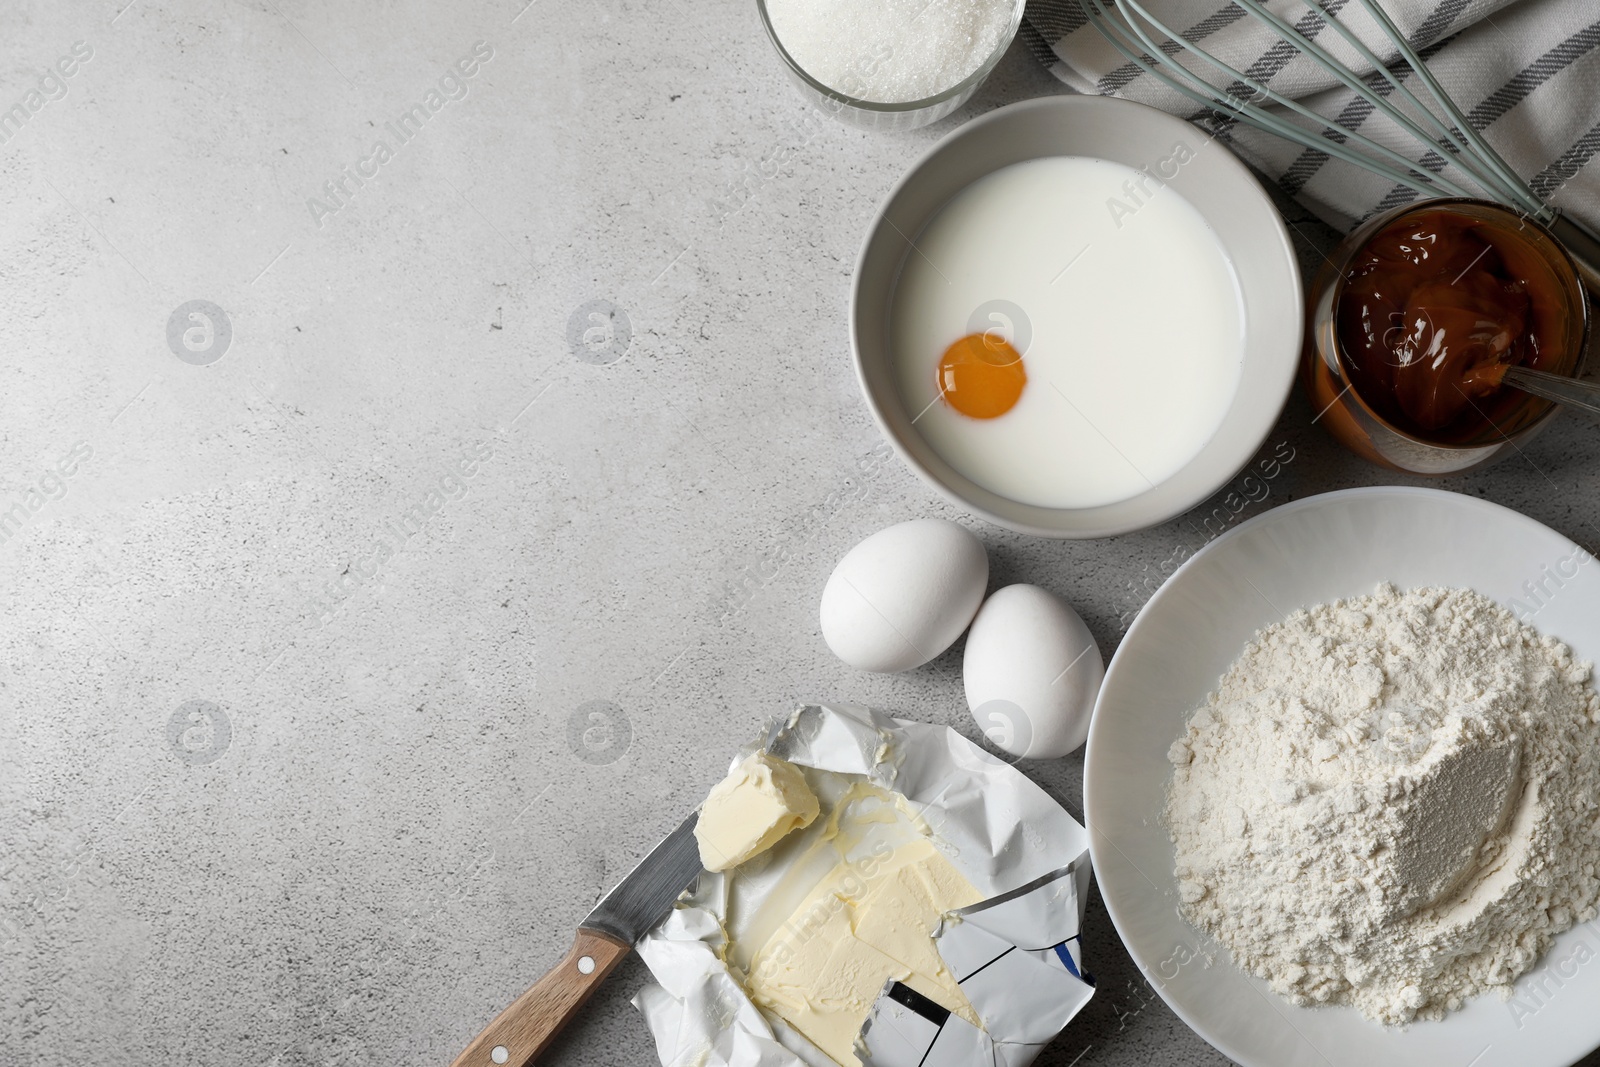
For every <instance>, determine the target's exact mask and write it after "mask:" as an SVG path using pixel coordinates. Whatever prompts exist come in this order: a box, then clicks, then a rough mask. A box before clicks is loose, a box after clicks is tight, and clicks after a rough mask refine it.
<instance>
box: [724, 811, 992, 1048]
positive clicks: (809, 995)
mask: <svg viewBox="0 0 1600 1067" xmlns="http://www.w3.org/2000/svg"><path fill="white" fill-rule="evenodd" d="M982 897H983V894H981V893H979V892H978V890H977V889H975V888H974V887H973V885H972V883H971V882H968V881H967V880H966V879H965V878H964V877H962V875H961V872H960V871H958V870H956V869H955V867H954V866H953V865H952V864H951V863H950V861H949V860H948V859H946V858H945V857H944V855H943V854H942V853H940V852H939V850H938V849H937V848H935V847H934V846H933V842H931V841H929V840H928V839H927V838H918V839H916V840H913V841H908V842H906V843H905V844H903V845H901V846H900V847H898V848H895V849H892V850H891V849H884V850H881V851H878V852H874V853H871V854H869V855H867V856H865V857H863V858H862V859H860V860H858V861H857V862H855V863H843V862H841V863H840V864H839V865H838V866H837V867H835V868H834V869H833V871H832V872H831V873H830V874H829V875H828V877H826V878H824V879H823V880H822V882H821V883H820V884H818V885H817V887H816V889H814V890H813V891H812V893H811V895H810V896H809V897H807V898H806V900H805V901H804V902H803V903H802V904H801V905H800V907H799V908H797V909H796V910H795V913H794V915H793V916H792V917H791V918H790V919H789V921H787V922H785V923H784V924H783V925H782V926H781V927H780V928H779V929H778V930H777V932H775V933H774V934H773V935H772V938H771V939H770V940H769V941H768V942H767V943H766V944H765V945H763V946H762V948H761V949H760V951H759V952H757V953H756V956H755V959H754V961H753V963H752V965H751V968H750V974H749V981H748V983H747V984H748V988H749V991H750V996H751V999H753V1000H754V1001H755V1002H756V1004H758V1005H760V1006H761V1007H763V1008H766V1009H767V1010H769V1011H772V1012H774V1013H775V1014H777V1015H778V1016H779V1017H781V1018H782V1019H783V1020H784V1021H786V1022H787V1023H789V1025H791V1026H793V1027H794V1028H795V1029H796V1030H799V1031H800V1032H801V1033H802V1034H804V1035H805V1036H806V1038H807V1039H808V1040H810V1041H811V1042H812V1044H814V1045H816V1046H817V1047H818V1048H819V1049H821V1050H822V1051H823V1052H826V1053H827V1054H828V1055H829V1056H830V1057H831V1058H832V1059H833V1060H834V1061H835V1062H837V1063H839V1064H840V1065H841V1067H860V1065H861V1061H860V1060H859V1059H858V1058H857V1057H856V1054H855V1051H854V1045H855V1039H856V1034H857V1033H858V1032H859V1031H860V1030H861V1024H862V1023H863V1022H865V1021H866V1018H867V1013H868V1012H869V1011H870V1010H871V1009H872V1006H873V1003H874V1002H875V1001H876V1000H877V999H878V995H879V994H880V993H881V992H882V991H883V987H884V983H885V982H887V981H890V980H894V981H897V982H901V983H904V984H905V985H906V986H908V987H910V988H911V989H913V990H915V991H916V992H917V993H919V994H921V995H922V996H924V997H927V998H929V999H930V1000H932V1001H933V1002H934V1003H936V1004H938V1005H940V1006H941V1007H942V1008H944V1009H946V1011H948V1012H953V1013H955V1014H956V1015H959V1016H960V1017H961V1018H963V1019H965V1020H966V1021H967V1022H969V1023H971V1024H972V1025H973V1026H981V1025H982V1024H981V1023H980V1022H979V1021H978V1016H977V1015H976V1014H975V1013H974V1012H973V1010H972V1005H971V1004H969V1003H968V1002H967V998H966V996H965V995H963V994H962V992H961V987H960V986H958V985H957V984H956V979H955V976H954V975H952V974H951V973H950V969H949V968H948V967H947V966H945V962H944V960H943V959H941V958H940V956H939V950H938V949H937V948H935V947H934V943H933V937H934V935H935V934H937V933H938V932H939V928H940V924H941V920H942V917H943V915H944V913H945V912H947V911H953V910H954V909H956V908H961V907H965V906H967V905H968V904H975V903H977V902H978V901H979V900H981V899H982Z"/></svg>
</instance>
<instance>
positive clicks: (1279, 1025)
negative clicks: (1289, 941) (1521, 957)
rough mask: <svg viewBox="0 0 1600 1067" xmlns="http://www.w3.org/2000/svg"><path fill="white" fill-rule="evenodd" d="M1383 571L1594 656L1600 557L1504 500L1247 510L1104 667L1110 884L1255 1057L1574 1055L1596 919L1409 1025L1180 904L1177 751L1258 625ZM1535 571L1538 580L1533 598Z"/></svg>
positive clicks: (1095, 824) (1150, 962)
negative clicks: (1499, 613)
mask: <svg viewBox="0 0 1600 1067" xmlns="http://www.w3.org/2000/svg"><path fill="white" fill-rule="evenodd" d="M1551 574H1554V575H1555V576H1556V578H1557V579H1558V580H1559V584H1556V582H1553V581H1551V580H1549V577H1548V576H1549V575H1551ZM1384 580H1388V581H1392V582H1394V583H1395V585H1397V586H1399V587H1401V588H1408V587H1415V586H1419V585H1444V586H1458V587H1468V588H1472V589H1476V590H1478V591H1479V592H1481V593H1483V594H1484V595H1485V596H1488V597H1491V598H1492V599H1494V600H1496V601H1498V602H1500V603H1501V604H1504V605H1506V606H1508V607H1510V608H1512V610H1514V611H1517V610H1518V604H1513V603H1512V601H1514V600H1515V601H1518V602H1519V603H1520V604H1521V605H1522V606H1525V607H1527V608H1529V609H1533V612H1534V613H1533V615H1532V617H1531V619H1530V621H1531V623H1532V624H1533V625H1534V626H1535V627H1537V628H1538V629H1539V630H1540V631H1541V632H1543V633H1545V634H1549V635H1552V636H1554V637H1557V638H1559V639H1560V640H1562V641H1565V642H1567V643H1568V644H1569V645H1570V646H1572V648H1573V650H1574V652H1576V653H1577V655H1578V656H1579V657H1580V658H1583V659H1590V660H1593V659H1597V658H1600V565H1596V564H1595V562H1594V561H1593V559H1592V557H1589V556H1588V555H1587V554H1585V553H1584V552H1583V550H1582V549H1580V548H1578V546H1577V545H1575V544H1573V543H1572V542H1571V541H1569V540H1567V539H1566V538H1565V537H1563V536H1561V535H1560V534H1558V533H1556V532H1555V531H1553V530H1550V529H1549V528H1547V527H1545V526H1541V525H1540V524H1539V523H1537V522H1534V521H1533V520H1532V519H1529V518H1527V517H1526V516H1523V515H1519V514H1518V513H1516V512H1514V511H1510V510H1508V509H1506V508H1502V507H1500V506H1498V505H1496V504H1490V503H1487V502H1485V501H1482V500H1478V499H1475V498H1473V497H1467V496H1461V495H1459V494H1456V493H1447V492H1443V491H1440V490H1436V489H1414V488H1405V487H1398V486H1386V487H1379V488H1371V489H1348V490H1345V491H1343V492H1338V493H1328V494H1325V495H1323V496H1315V497H1310V498H1308V499H1305V500H1300V501H1296V502H1294V503H1291V504H1285V505H1284V506H1282V507H1279V508H1276V509H1274V510H1272V511H1269V512H1267V513H1266V514H1264V515H1261V516H1259V517H1257V518H1255V519H1252V520H1251V521H1249V522H1246V523H1243V524H1242V525H1240V526H1239V527H1237V528H1236V529H1234V530H1231V531H1229V532H1228V533H1226V534H1224V535H1223V536H1221V537H1219V538H1217V540H1215V541H1213V542H1212V543H1211V544H1209V545H1207V546H1206V547H1205V548H1204V549H1202V550H1201V551H1200V552H1197V553H1196V554H1195V555H1194V558H1192V559H1191V560H1189V561H1188V562H1187V563H1185V564H1184V565H1183V566H1182V567H1180V568H1179V569H1178V571H1177V572H1176V573H1175V574H1173V576H1172V577H1171V578H1170V579H1168V581H1167V583H1166V584H1165V585H1163V586H1162V587H1161V589H1160V590H1158V591H1157V593H1156V595H1155V596H1154V597H1152V598H1151V600H1150V603H1148V604H1147V605H1145V608H1144V610H1143V611H1141V612H1140V613H1139V617H1138V618H1137V619H1135V620H1134V623H1133V626H1132V627H1131V628H1129V630H1128V633H1127V636H1126V637H1124V638H1123V640H1122V645H1121V647H1120V648H1118V649H1117V654H1116V656H1115V657H1114V658H1113V659H1112V661H1111V666H1110V667H1109V668H1107V670H1106V678H1105V684H1104V685H1103V686H1102V687H1101V689H1100V697H1099V700H1098V702H1097V703H1096V705H1095V711H1094V719H1093V722H1092V723H1091V725H1090V729H1089V748H1088V755H1087V757H1086V764H1085V768H1084V786H1083V791H1084V815H1085V821H1086V822H1087V823H1088V826H1089V842H1090V850H1091V853H1092V855H1093V858H1094V868H1095V877H1096V878H1097V879H1098V880H1099V883H1100V892H1101V895H1102V896H1103V897H1104V898H1105V902H1106V908H1107V910H1108V911H1109V912H1110V913H1111V919H1112V921H1113V922H1114V923H1115V924H1116V927H1117V931H1118V932H1119V933H1120V934H1121V935H1122V940H1123V942H1124V943H1125V944H1126V945H1127V947H1128V951H1129V952H1130V953H1132V955H1133V958H1134V960H1135V961H1136V962H1137V963H1138V964H1139V967H1140V969H1141V970H1142V971H1143V972H1144V974H1145V976H1146V977H1147V978H1148V979H1149V980H1150V983H1151V984H1152V985H1153V986H1154V987H1155V988H1156V990H1157V991H1158V992H1159V993H1160V994H1161V996H1162V997H1163V998H1164V999H1165V1000H1166V1002H1167V1003H1168V1004H1169V1005H1171V1007H1172V1009H1173V1011H1175V1012H1176V1013H1177V1014H1178V1015H1179V1016H1180V1017H1181V1018H1182V1019H1183V1020H1184V1021H1185V1022H1186V1023H1188V1024H1189V1025H1190V1026H1191V1027H1193V1028H1194V1029H1195V1030H1196V1032H1198V1033H1199V1034H1200V1036H1202V1037H1204V1038H1205V1039H1206V1040H1207V1041H1209V1042H1211V1044H1213V1045H1215V1046H1216V1047H1217V1048H1218V1049H1219V1050H1220V1051H1221V1052H1223V1053H1224V1054H1225V1055H1227V1056H1228V1057H1230V1058H1231V1059H1233V1060H1235V1061H1236V1062H1238V1063H1240V1064H1242V1065H1243V1067H1302V1065H1303V1067H1347V1065H1348V1067H1387V1065H1397V1067H1431V1065H1434V1064H1440V1065H1445V1067H1468V1065H1473V1067H1488V1065H1490V1064H1517V1065H1518V1067H1558V1065H1565V1064H1570V1063H1572V1062H1574V1061H1575V1060H1577V1059H1579V1058H1580V1057H1582V1056H1583V1055H1584V1054H1585V1053H1587V1052H1589V1051H1590V1050H1592V1049H1594V1048H1596V1047H1597V1046H1600V1012H1597V1011H1596V1010H1595V1005H1596V1004H1600V921H1596V922H1591V923H1589V924H1587V925H1585V926H1581V927H1578V928H1576V929H1574V930H1571V931H1569V932H1567V933H1566V934H1564V935H1563V936H1562V937H1560V938H1559V939H1558V940H1557V941H1556V943H1555V946H1554V947H1553V948H1552V949H1551V950H1550V952H1549V953H1548V954H1547V955H1546V956H1545V958H1544V959H1543V960H1541V961H1540V963H1539V965H1538V966H1537V967H1536V968H1535V969H1534V970H1533V971H1532V972H1531V973H1530V974H1528V975H1526V976H1524V977H1523V979H1522V980H1521V981H1520V982H1519V983H1518V984H1517V990H1516V997H1515V999H1513V1000H1512V1001H1510V1002H1506V1001H1502V1000H1501V999H1500V998H1499V997H1498V996H1495V995H1493V994H1490V995H1488V996H1485V997H1479V998H1478V999H1477V1000H1475V1001H1473V1002H1471V1003H1469V1004H1468V1005H1467V1006H1466V1007H1465V1008H1464V1009H1463V1010H1461V1011H1459V1012H1456V1013H1454V1014H1452V1015H1450V1016H1449V1017H1448V1018H1446V1019H1445V1020H1443V1021H1442V1022H1425V1023H1415V1024H1413V1025H1412V1026H1411V1027H1410V1028H1408V1029H1406V1030H1404V1031H1400V1030H1386V1029H1384V1028H1382V1027H1380V1026H1378V1025H1377V1024H1376V1023H1371V1022H1368V1021H1367V1020H1366V1019H1364V1018H1362V1017H1361V1016H1360V1015H1359V1014H1358V1013H1357V1012H1356V1011H1355V1010H1353V1009H1350V1008H1297V1007H1295V1006H1293V1005H1291V1004H1290V1003H1289V1002H1288V1001H1286V1000H1283V999H1282V998H1281V997H1278V996H1277V995H1276V994H1274V993H1272V992H1271V991H1270V990H1269V989H1268V988H1267V986H1266V983H1264V982H1261V981H1258V980H1256V979H1254V978H1251V977H1249V976H1247V975H1246V974H1245V973H1244V972H1243V971H1241V970H1240V969H1239V968H1237V967H1236V966H1234V964H1233V963H1232V962H1231V960H1230V958H1229V956H1228V953H1227V950H1226V949H1224V948H1222V946H1221V945H1219V944H1218V943H1217V942H1215V941H1214V940H1212V939H1210V938H1207V937H1204V936H1203V935H1201V934H1199V933H1198V932H1197V931H1196V930H1195V929H1194V928H1193V927H1191V926H1189V924H1188V923H1186V922H1185V921H1184V920H1183V919H1182V918H1181V917H1179V915H1178V912H1177V907H1178V894H1177V885H1176V879H1175V878H1174V877H1173V873H1172V867H1173V849H1172V843H1171V842H1170V841H1169V840H1168V838H1167V832H1166V829H1165V827H1164V826H1163V825H1162V821H1161V818H1160V814H1161V811H1162V807H1163V804H1164V799H1165V791H1166V786H1167V782H1168V781H1169V780H1170V777H1171V773H1172V766H1171V764H1170V763H1168V762H1167V747H1168V746H1169V745H1170V744H1171V743H1172V742H1173V741H1174V740H1176V739H1177V738H1178V737H1179V736H1180V733H1181V731H1182V729H1183V725H1184V723H1185V721H1186V720H1187V718H1188V716H1189V714H1190V712H1192V711H1193V710H1194V709H1195V708H1196V707H1198V706H1200V704H1201V703H1202V702H1203V701H1204V699H1205V696H1206V693H1207V692H1208V691H1210V690H1211V688H1212V687H1213V686H1215V684H1216V682H1217V679H1218V678H1219V677H1220V676H1221V674H1222V672H1223V671H1224V670H1225V669H1226V668H1227V667H1228V665H1229V664H1230V663H1231V662H1232V661H1233V659H1234V658H1235V657H1236V656H1237V655H1238V653H1239V651H1240V650H1241V649H1242V648H1243V647H1244V645H1245V643H1246V642H1248V641H1249V640H1250V639H1251V637H1252V636H1253V635H1254V633H1255V632H1256V630H1258V629H1259V628H1260V627H1262V626H1265V625H1267V624H1269V623H1272V622H1276V621H1277V620H1279V619H1281V618H1282V617H1283V616H1284V615H1286V614H1287V613H1288V612H1290V611H1293V610H1294V609H1295V608H1299V607H1309V606H1310V605H1312V604H1316V603H1321V602H1324V601H1329V600H1334V599H1338V598H1341V597H1348V596H1355V595H1359V594H1363V593H1369V592H1371V591H1372V589H1373V587H1374V586H1376V585H1377V584H1378V582H1380V581H1384ZM1527 582H1542V583H1543V585H1544V588H1545V590H1546V594H1544V595H1541V596H1540V598H1539V601H1538V602H1536V601H1534V600H1533V599H1532V598H1531V597H1530V596H1529V593H1528V591H1527V589H1526V588H1525V587H1524V583H1527ZM1518 613H1519V615H1521V614H1522V612H1520V611H1519V612H1518ZM1208 953H1210V954H1214V957H1215V958H1214V962H1213V963H1212V964H1211V965H1210V966H1207V965H1206V963H1205V962H1204V957H1205V956H1206V955H1207V954H1208Z"/></svg>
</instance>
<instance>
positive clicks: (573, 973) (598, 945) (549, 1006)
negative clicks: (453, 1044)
mask: <svg viewBox="0 0 1600 1067" xmlns="http://www.w3.org/2000/svg"><path fill="white" fill-rule="evenodd" d="M632 951H633V946H632V945H628V944H624V943H623V942H621V941H617V940H615V939H614V938H610V937H607V936H606V935H605V934H602V933H599V932H598V931H595V930H586V929H580V930H579V931H578V936H577V938H576V939H575V940H574V941H573V942H572V950H571V951H570V952H568V953H567V955H566V958H565V959H563V960H562V961H561V962H560V963H558V964H556V965H555V967H553V968H552V969H551V970H550V973H548V974H546V975H545V976H544V977H543V978H541V979H539V980H538V981H537V982H535V983H534V984H533V986H532V987H531V988H530V989H529V990H528V991H527V992H526V993H524V994H522V996H520V997H518V998H517V999H516V1001H515V1002H513V1003H512V1005H511V1007H509V1008H507V1009H506V1010H505V1011H503V1012H501V1013H500V1016H499V1017H498V1018H497V1019H495V1021H494V1022H492V1023H490V1024H489V1027H488V1029H486V1030H484V1032H483V1033H481V1034H479V1035H478V1036H477V1037H476V1038H474V1039H473V1042H472V1044H470V1045H468V1046H467V1048H466V1051H465V1052H463V1053H462V1054H461V1055H459V1056H457V1057H456V1059H455V1062H454V1063H453V1064H452V1065H451V1067H529V1065H530V1064H532V1063H533V1060H534V1057H536V1056H539V1055H540V1054H541V1053H543V1052H544V1050H545V1049H547V1048H549V1047H550V1043H551V1041H553V1040H554V1039H555V1036H556V1035H557V1034H558V1033H560V1032H561V1028H562V1027H563V1026H565V1025H566V1024H567V1020H568V1019H570V1018H572V1016H573V1015H575V1014H577V1011H578V1009H579V1008H581V1007H583V1004H584V1002H585V1001H586V1000H588V999H589V998H590V997H591V996H593V995H594V991H595V990H596V989H599V988H600V983H601V982H603V981H605V978H606V975H608V974H610V973H611V972H612V970H614V969H615V968H616V966H617V964H619V963H621V962H622V958H623V957H624V956H626V955H627V954H628V953H629V952H632Z"/></svg>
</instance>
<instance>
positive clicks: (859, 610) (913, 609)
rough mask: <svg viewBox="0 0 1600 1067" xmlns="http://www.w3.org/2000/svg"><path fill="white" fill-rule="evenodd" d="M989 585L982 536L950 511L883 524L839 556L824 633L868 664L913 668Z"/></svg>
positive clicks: (955, 632)
mask: <svg viewBox="0 0 1600 1067" xmlns="http://www.w3.org/2000/svg"><path fill="white" fill-rule="evenodd" d="M988 585H989V557H988V556H987V555H985V554H984V551H983V544H982V543H981V542H980V541H979V540H978V539H977V538H976V537H974V536H973V535H972V534H971V533H969V532H968V531H967V530H965V529H964V528H962V527H960V526H957V525H956V524H955V523H953V522H946V521H945V520H944V519H913V520H912V521H911V522H902V523H899V524H897V525H895V526H890V527H889V528H887V529H884V530H879V531H878V532H877V533H875V534H873V535H872V536H871V537H869V538H867V539H866V540H865V541H862V542H861V543H860V544H858V545H856V547H854V548H852V549H851V550H850V551H849V552H847V553H845V557H844V558H843V559H841V560H840V561H839V565H838V566H837V567H835V568H834V569H833V574H832V576H831V577H829V578H828V585H827V587H826V588H825V589H823V591H822V636H823V638H824V639H825V640H826V641H827V642H828V647H829V648H831V649H833V654H834V655H836V656H838V657H839V658H840V659H842V660H844V661H845V662H846V663H848V664H850V666H852V667H859V668H860V669H862V670H866V671H884V672H887V671H908V670H910V669H911V668H913V667H920V666H922V665H923V664H924V663H927V662H928V661H929V660H931V659H933V658H934V657H935V656H937V655H938V654H939V653H941V652H943V651H944V650H945V649H947V648H949V647H950V646H951V645H952V644H954V643H955V639H956V638H958V637H960V636H961V631H962V630H965V629H966V628H967V624H968V623H970V622H971V621H972V616H973V615H974V614H976V613H977V610H978V605H979V604H981V603H983V591H984V589H986V588H987V587H988Z"/></svg>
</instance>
